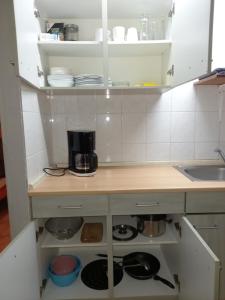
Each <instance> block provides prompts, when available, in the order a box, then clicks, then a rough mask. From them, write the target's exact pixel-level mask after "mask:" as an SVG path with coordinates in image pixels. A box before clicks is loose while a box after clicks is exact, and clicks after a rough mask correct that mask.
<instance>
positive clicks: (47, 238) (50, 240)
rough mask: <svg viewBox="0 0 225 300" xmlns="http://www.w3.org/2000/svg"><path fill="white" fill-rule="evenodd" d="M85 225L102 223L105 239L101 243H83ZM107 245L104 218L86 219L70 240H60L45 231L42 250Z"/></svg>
mask: <svg viewBox="0 0 225 300" xmlns="http://www.w3.org/2000/svg"><path fill="white" fill-rule="evenodd" d="M85 223H102V224H103V237H102V241H101V242H99V243H82V242H81V241H80V237H81V232H82V228H83V226H84V224H85ZM106 245H107V238H106V219H105V218H104V217H84V223H83V225H82V227H81V229H80V230H79V231H78V232H77V233H76V234H75V235H74V236H73V237H72V238H71V239H68V240H58V239H56V238H55V237H54V236H53V235H52V234H51V233H49V232H47V231H46V230H45V232H44V236H43V240H42V243H41V248H71V247H90V246H91V247H102V246H106Z"/></svg>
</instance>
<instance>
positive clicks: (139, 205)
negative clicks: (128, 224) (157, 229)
mask: <svg viewBox="0 0 225 300" xmlns="http://www.w3.org/2000/svg"><path fill="white" fill-rule="evenodd" d="M159 205H160V204H159V202H155V203H149V204H145V203H136V207H152V206H159Z"/></svg>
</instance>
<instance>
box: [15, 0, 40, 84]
mask: <svg viewBox="0 0 225 300" xmlns="http://www.w3.org/2000/svg"><path fill="white" fill-rule="evenodd" d="M13 4H14V14H15V23H16V39H17V52H18V64H19V75H20V76H21V77H22V78H23V79H25V80H27V81H28V82H30V83H31V84H33V85H34V86H36V87H40V86H43V84H44V78H43V76H40V77H39V75H38V69H39V70H40V71H43V70H42V63H41V57H40V54H39V50H38V45H37V42H38V34H39V33H40V25H39V21H38V18H37V17H35V14H34V11H35V7H34V1H33V0H29V1H27V0H13Z"/></svg>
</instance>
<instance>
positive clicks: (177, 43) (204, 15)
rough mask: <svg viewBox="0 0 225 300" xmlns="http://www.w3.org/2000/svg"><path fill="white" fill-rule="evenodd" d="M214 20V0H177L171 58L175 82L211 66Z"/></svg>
mask: <svg viewBox="0 0 225 300" xmlns="http://www.w3.org/2000/svg"><path fill="white" fill-rule="evenodd" d="M211 20H212V11H211V0H182V1H181V0H175V13H174V15H173V17H172V41H173V43H172V61H171V64H172V65H174V75H173V79H172V81H173V85H174V86H176V85H179V84H181V83H184V82H186V81H189V80H192V79H195V78H197V77H199V76H200V75H203V74H206V73H207V72H208V71H209V70H210V61H211V38H210V37H211V35H212V34H211V31H212V24H211Z"/></svg>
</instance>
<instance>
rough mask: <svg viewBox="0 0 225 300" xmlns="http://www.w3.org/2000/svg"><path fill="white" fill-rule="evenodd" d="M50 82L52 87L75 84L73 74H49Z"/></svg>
mask: <svg viewBox="0 0 225 300" xmlns="http://www.w3.org/2000/svg"><path fill="white" fill-rule="evenodd" d="M47 80H48V84H49V85H50V86H52V87H72V86H74V79H73V75H48V76H47Z"/></svg>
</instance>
